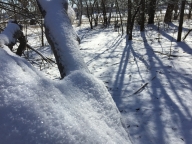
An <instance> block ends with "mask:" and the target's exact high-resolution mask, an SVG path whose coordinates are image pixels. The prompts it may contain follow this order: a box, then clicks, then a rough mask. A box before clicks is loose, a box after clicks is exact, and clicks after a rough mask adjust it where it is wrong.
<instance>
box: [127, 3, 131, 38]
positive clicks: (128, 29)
mask: <svg viewBox="0 0 192 144" xmlns="http://www.w3.org/2000/svg"><path fill="white" fill-rule="evenodd" d="M127 9H128V17H127V30H126V31H127V35H128V34H129V33H130V29H131V17H132V13H131V10H132V2H131V0H128V7H127Z"/></svg>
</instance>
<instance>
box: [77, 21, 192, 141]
mask: <svg viewBox="0 0 192 144" xmlns="http://www.w3.org/2000/svg"><path fill="white" fill-rule="evenodd" d="M188 28H190V22H186V23H185V24H184V29H183V36H184V35H185V34H186V33H187V31H188ZM77 30H78V34H79V35H80V37H81V38H82V41H81V45H80V46H81V52H82V53H83V56H84V59H85V61H86V63H87V65H88V67H89V69H90V71H91V73H93V74H94V75H95V76H96V77H98V78H99V79H101V80H102V81H103V82H105V85H106V87H107V88H108V90H109V92H110V93H111V95H112V97H113V99H114V101H115V102H116V104H117V106H118V108H119V111H120V112H121V115H122V117H123V120H124V121H125V126H126V131H127V132H128V133H129V134H130V137H131V140H132V142H133V143H134V144H191V143H192V65H191V64H192V34H190V35H189V36H188V37H187V39H186V41H185V42H180V43H177V42H176V37H177V26H176V25H175V24H172V25H170V26H169V28H165V27H164V26H163V25H161V26H160V31H159V32H158V31H156V30H157V27H156V26H146V29H145V32H142V33H141V32H140V31H139V27H135V28H134V32H133V41H126V36H122V35H119V34H118V33H117V32H114V30H113V28H106V29H101V28H95V29H94V30H90V29H89V28H88V27H87V28H86V27H80V28H77ZM172 37H173V38H172ZM158 40H159V41H158ZM170 48H171V49H170ZM170 51H171V54H172V56H171V57H170V58H169V56H168V54H170Z"/></svg>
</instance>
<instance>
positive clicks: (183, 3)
mask: <svg viewBox="0 0 192 144" xmlns="http://www.w3.org/2000/svg"><path fill="white" fill-rule="evenodd" d="M185 3H186V0H182V3H181V10H180V20H179V27H178V35H177V41H178V42H180V41H181V34H182V26H183V16H184V10H185Z"/></svg>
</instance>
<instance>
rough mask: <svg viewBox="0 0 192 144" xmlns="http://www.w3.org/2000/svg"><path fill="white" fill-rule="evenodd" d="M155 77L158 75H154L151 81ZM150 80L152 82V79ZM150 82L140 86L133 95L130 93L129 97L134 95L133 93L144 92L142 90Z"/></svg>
mask: <svg viewBox="0 0 192 144" xmlns="http://www.w3.org/2000/svg"><path fill="white" fill-rule="evenodd" d="M155 78H156V76H154V77H153V78H152V79H151V81H152V80H154V79H155ZM149 82H150V81H149ZM149 82H147V83H145V84H144V85H143V86H142V87H140V88H139V89H138V90H137V91H136V92H134V93H133V94H132V95H129V96H128V97H130V96H133V95H135V94H138V93H140V92H142V91H143V90H144V89H145V87H146V86H147V85H148V84H149Z"/></svg>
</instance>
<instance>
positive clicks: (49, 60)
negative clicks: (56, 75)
mask: <svg viewBox="0 0 192 144" xmlns="http://www.w3.org/2000/svg"><path fill="white" fill-rule="evenodd" d="M26 46H27V48H29V49H31V50H32V51H34V52H36V53H37V54H38V55H40V56H41V57H42V58H43V60H45V61H46V62H47V63H50V62H53V63H55V61H53V60H52V59H50V58H47V57H45V56H44V55H43V54H41V53H40V52H39V51H37V50H36V49H34V48H33V47H32V46H30V45H29V44H27V45H26ZM55 64H56V63H55Z"/></svg>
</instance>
